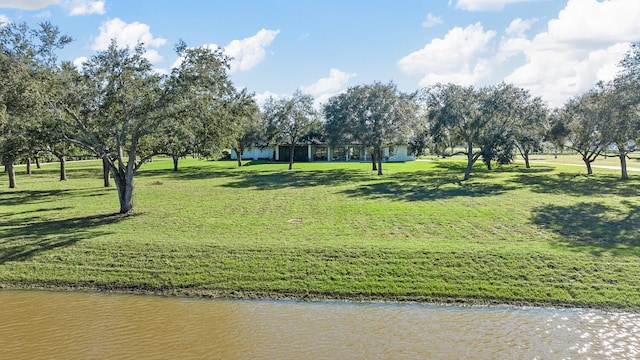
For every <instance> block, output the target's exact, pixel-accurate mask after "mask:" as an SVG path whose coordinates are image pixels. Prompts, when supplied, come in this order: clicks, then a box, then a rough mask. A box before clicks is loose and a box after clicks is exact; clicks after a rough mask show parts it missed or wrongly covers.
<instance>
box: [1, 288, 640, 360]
mask: <svg viewBox="0 0 640 360" xmlns="http://www.w3.org/2000/svg"><path fill="white" fill-rule="evenodd" d="M0 358H2V359H49V358H53V359H106V358H109V359H133V358H137V359H140V358H152V359H176V358H180V359H461V358H465V359H575V358H578V359H635V358H640V314H630V313H606V312H599V311H586V310H554V309H520V308H512V307H491V308H486V307H444V306H428V305H419V304H370V303H365V304H360V303H334V302H318V303H304V302H293V301H250V300H246V301H244V300H207V299H184V298H164V297H155V296H133V295H113V294H104V293H65V292H30V291H7V290H4V291H0Z"/></svg>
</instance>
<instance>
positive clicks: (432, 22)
mask: <svg viewBox="0 0 640 360" xmlns="http://www.w3.org/2000/svg"><path fill="white" fill-rule="evenodd" d="M439 24H442V18H441V17H439V16H435V15H433V14H432V13H429V14H427V20H425V21H423V22H422V26H423V27H426V28H430V27H433V26H436V25H439Z"/></svg>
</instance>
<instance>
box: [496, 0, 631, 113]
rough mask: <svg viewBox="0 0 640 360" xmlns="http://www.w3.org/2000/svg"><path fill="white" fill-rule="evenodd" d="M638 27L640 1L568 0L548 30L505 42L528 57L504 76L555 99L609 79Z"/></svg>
mask: <svg viewBox="0 0 640 360" xmlns="http://www.w3.org/2000/svg"><path fill="white" fill-rule="evenodd" d="M638 33H640V1H637V0H610V1H604V2H603V1H598V0H569V1H568V2H567V5H566V7H565V8H564V9H563V10H562V11H560V13H559V14H558V17H557V18H555V19H552V20H550V21H549V22H548V24H547V30H546V31H545V32H542V33H539V34H537V35H536V36H535V37H533V39H531V40H528V39H526V38H519V39H518V41H517V42H512V43H510V44H508V47H507V45H505V44H503V46H502V47H501V49H502V51H507V50H508V51H511V52H512V53H517V52H519V53H522V54H524V55H525V57H526V62H525V63H524V64H523V65H521V66H519V67H518V68H516V69H515V70H514V71H513V72H512V73H511V74H510V75H508V76H507V77H506V78H505V81H507V82H511V83H514V84H515V85H518V86H521V87H524V88H527V89H530V90H531V92H532V93H534V94H536V95H540V96H543V97H544V98H545V99H546V100H547V101H548V102H549V103H550V104H551V105H553V106H560V105H562V103H564V102H565V101H566V100H567V99H568V98H569V97H571V96H574V95H577V94H579V93H582V92H584V91H586V90H588V89H589V88H591V87H592V86H593V85H594V84H595V83H596V82H597V81H600V80H603V81H607V80H611V79H612V78H613V76H614V75H615V74H616V72H617V63H618V62H619V61H620V59H621V58H622V56H623V55H624V53H625V52H626V50H627V49H628V45H629V42H631V41H634V40H637V34H638Z"/></svg>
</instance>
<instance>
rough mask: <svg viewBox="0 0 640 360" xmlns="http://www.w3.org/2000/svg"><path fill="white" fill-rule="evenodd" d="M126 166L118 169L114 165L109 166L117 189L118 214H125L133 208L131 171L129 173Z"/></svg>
mask: <svg viewBox="0 0 640 360" xmlns="http://www.w3.org/2000/svg"><path fill="white" fill-rule="evenodd" d="M128 168H129V167H127V169H125V170H122V171H118V170H116V168H115V166H114V167H111V173H112V174H113V180H114V182H115V183H116V189H117V190H118V200H119V201H120V214H127V213H129V212H131V210H133V173H131V174H130V173H129V169H128ZM131 172H133V171H131Z"/></svg>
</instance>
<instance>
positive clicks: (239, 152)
mask: <svg viewBox="0 0 640 360" xmlns="http://www.w3.org/2000/svg"><path fill="white" fill-rule="evenodd" d="M233 151H235V152H236V158H237V159H238V167H242V150H241V149H233Z"/></svg>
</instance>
